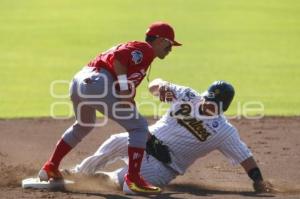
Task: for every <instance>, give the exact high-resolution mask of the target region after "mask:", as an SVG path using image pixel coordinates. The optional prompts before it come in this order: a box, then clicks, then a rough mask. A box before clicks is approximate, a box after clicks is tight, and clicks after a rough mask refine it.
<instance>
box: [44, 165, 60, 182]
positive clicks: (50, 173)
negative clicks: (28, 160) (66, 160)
mask: <svg viewBox="0 0 300 199" xmlns="http://www.w3.org/2000/svg"><path fill="white" fill-rule="evenodd" d="M38 177H39V178H40V181H49V180H51V179H52V180H62V179H63V176H62V174H61V173H60V172H59V170H58V169H56V168H55V167H54V165H53V163H52V162H47V163H46V164H45V165H44V166H43V168H42V169H41V170H40V171H39V174H38Z"/></svg>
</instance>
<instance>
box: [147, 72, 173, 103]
mask: <svg viewBox="0 0 300 199" xmlns="http://www.w3.org/2000/svg"><path fill="white" fill-rule="evenodd" d="M169 84H170V83H169V82H167V81H164V80H162V79H159V78H158V79H154V80H153V81H151V82H150V83H149V86H148V89H149V92H150V93H151V94H152V95H154V96H156V97H159V99H160V101H162V102H172V101H173V99H176V96H175V93H174V92H173V91H172V90H171V88H170V87H169V86H168V85H169Z"/></svg>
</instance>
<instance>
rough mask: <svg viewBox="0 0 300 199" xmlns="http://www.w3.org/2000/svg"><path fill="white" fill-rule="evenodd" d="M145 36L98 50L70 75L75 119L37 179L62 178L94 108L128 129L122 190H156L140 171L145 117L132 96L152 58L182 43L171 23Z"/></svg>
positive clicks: (159, 25) (88, 127) (91, 121)
mask: <svg viewBox="0 0 300 199" xmlns="http://www.w3.org/2000/svg"><path fill="white" fill-rule="evenodd" d="M145 40H146V41H145V42H141V41H132V42H127V43H123V44H120V45H117V46H115V47H113V48H111V49H109V50H108V51H106V52H104V53H101V54H100V55H98V56H97V57H96V58H95V59H93V60H92V61H91V62H90V63H89V64H88V65H87V66H85V67H84V68H83V69H82V70H81V71H79V72H78V73H77V74H76V75H75V76H74V79H73V81H72V84H71V87H70V94H71V101H72V103H73V107H74V112H75V118H76V121H75V123H74V124H73V125H72V126H70V127H69V128H68V129H67V130H66V131H65V133H64V134H63V135H62V138H61V139H60V140H59V141H58V143H57V145H56V148H55V150H54V152H53V154H52V156H51V157H50V158H49V159H48V161H47V162H46V163H45V164H44V165H43V167H42V169H41V170H40V172H39V178H40V180H41V181H49V180H59V179H62V175H61V173H60V172H59V169H58V168H59V164H60V162H61V160H62V159H63V157H64V156H65V155H67V153H68V152H69V151H71V150H72V148H74V147H75V146H76V145H77V144H78V143H79V142H80V141H81V140H82V138H84V137H85V136H86V135H87V134H88V133H89V132H90V131H91V130H92V129H93V127H94V126H95V123H96V111H99V112H101V113H102V114H104V115H105V116H107V117H109V118H110V119H112V120H114V121H116V122H117V123H118V124H120V125H121V126H122V127H124V128H125V129H126V131H128V132H129V137H128V157H129V165H128V171H127V173H126V174H125V176H124V186H123V191H124V192H125V193H132V192H134V193H159V192H160V191H161V189H160V188H159V187H156V186H153V185H152V184H150V183H148V182H146V181H145V180H144V178H143V177H142V176H141V175H140V168H141V163H142V159H143V154H144V150H145V146H146V141H147V136H148V134H149V130H148V124H147V121H146V119H145V118H144V117H142V116H141V115H140V114H139V113H138V111H137V109H136V107H135V103H134V96H135V89H136V87H137V86H138V85H139V84H140V83H141V81H142V80H143V79H144V77H145V76H146V72H147V70H148V68H149V66H150V64H151V63H152V61H153V60H154V58H156V57H158V58H160V59H164V58H165V56H167V55H168V53H169V52H171V50H172V47H173V46H180V45H181V44H180V43H178V42H176V41H175V34H174V29H173V28H172V27H171V25H169V24H168V23H164V22H155V23H153V24H151V25H150V27H149V28H148V30H147V32H146V39H145Z"/></svg>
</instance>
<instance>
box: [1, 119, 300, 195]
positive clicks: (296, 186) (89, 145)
mask: <svg viewBox="0 0 300 199" xmlns="http://www.w3.org/2000/svg"><path fill="white" fill-rule="evenodd" d="M72 122H73V120H54V119H48V118H42V119H14V120H0V138H1V139H0V171H1V172H0V173H1V175H0V190H1V192H0V198H13V199H15V198H63V199H71V198H89V199H92V198H122V199H126V198H130V197H129V196H126V195H123V194H122V192H121V191H119V190H115V189H113V188H112V187H109V186H106V185H104V184H103V183H102V184H101V181H97V182H93V183H91V184H86V185H85V187H79V188H78V189H72V190H70V191H63V192H62V191H52V192H51V191H45V190H44V191H39V190H23V189H22V188H21V186H20V183H21V179H23V178H27V177H31V176H35V175H36V174H37V172H38V170H39V168H40V167H41V165H42V164H43V162H44V161H46V159H47V158H48V157H49V155H50V153H51V151H52V149H53V147H54V145H55V144H56V141H57V140H58V139H59V138H60V136H61V134H62V132H63V131H64V130H65V129H66V128H67V127H68V126H69V125H70V124H71V123H72ZM154 122H155V121H154V120H152V119H149V123H154ZM232 123H233V124H234V125H235V126H236V127H237V128H238V129H239V131H240V135H241V137H242V139H243V140H244V141H245V142H246V143H247V144H248V146H249V147H250V148H251V150H252V152H253V154H254V156H255V158H256V159H257V161H258V164H259V165H260V167H261V169H262V172H263V174H264V176H265V178H266V179H269V180H270V181H271V182H273V183H274V185H275V186H276V187H277V188H278V189H279V190H280V191H281V193H276V194H260V195H259V194H254V193H253V191H252V187H251V181H250V180H249V179H248V177H247V175H246V174H245V173H244V171H243V169H242V168H241V167H239V166H238V167H232V166H231V165H230V164H229V163H228V162H227V160H226V159H225V157H223V156H222V155H221V154H220V153H219V152H213V153H211V154H209V155H208V156H207V157H205V158H203V159H200V160H198V161H196V162H195V163H194V164H193V165H192V166H191V167H190V168H189V170H188V172H187V173H186V175H184V176H180V177H178V178H176V179H175V180H174V181H173V182H172V183H171V184H170V185H169V186H168V187H167V188H166V189H165V191H164V192H163V193H162V194H161V195H159V196H152V197H150V196H139V197H136V198H174V199H175V198H176V199H179V198H207V199H212V198H214V199H227V198H228V199H229V198H230V199H235V198H253V199H256V198H295V199H296V198H297V199H299V198H300V132H299V130H300V117H265V118H264V119H260V120H246V119H240V120H232ZM93 131H94V132H92V133H91V134H90V135H89V136H88V137H87V138H85V139H84V140H83V141H82V142H81V143H80V144H79V146H77V147H76V148H75V149H74V150H73V151H72V152H71V153H70V154H69V155H68V156H67V157H66V158H65V159H64V160H63V162H62V164H61V165H62V168H64V167H65V168H68V167H70V166H72V165H74V164H75V163H78V162H80V161H81V160H82V159H83V158H84V157H86V156H87V155H89V154H91V153H93V152H94V151H95V150H96V149H97V148H98V146H99V144H100V143H102V142H103V141H104V140H105V139H106V138H108V137H109V136H110V134H112V133H118V132H122V128H121V127H120V126H117V125H116V124H115V123H113V122H110V123H109V124H108V125H107V126H105V127H102V128H96V129H94V130H93ZM119 165H120V163H117V164H115V165H113V166H114V167H117V166H119ZM108 169H113V168H108Z"/></svg>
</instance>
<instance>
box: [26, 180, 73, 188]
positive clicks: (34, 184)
mask: <svg viewBox="0 0 300 199" xmlns="http://www.w3.org/2000/svg"><path fill="white" fill-rule="evenodd" d="M70 184H74V181H71V180H61V181H55V180H51V181H40V179H39V178H27V179H24V180H22V188H24V189H28V188H31V189H63V188H64V187H65V185H70Z"/></svg>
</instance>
